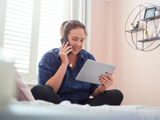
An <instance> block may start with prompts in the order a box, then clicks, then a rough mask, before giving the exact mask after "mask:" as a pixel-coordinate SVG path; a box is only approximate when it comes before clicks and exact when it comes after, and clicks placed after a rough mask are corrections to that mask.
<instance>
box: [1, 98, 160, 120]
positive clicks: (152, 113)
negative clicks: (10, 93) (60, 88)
mask: <svg viewBox="0 0 160 120" xmlns="http://www.w3.org/2000/svg"><path fill="white" fill-rule="evenodd" d="M0 120H160V108H159V107H152V106H145V105H122V106H109V105H103V106H97V107H91V106H89V105H77V104H71V103H70V102H69V101H63V102H61V103H60V104H53V103H49V102H45V101H42V100H36V101H30V102H28V101H17V100H16V99H11V101H10V104H9V105H8V109H7V110H3V111H0Z"/></svg>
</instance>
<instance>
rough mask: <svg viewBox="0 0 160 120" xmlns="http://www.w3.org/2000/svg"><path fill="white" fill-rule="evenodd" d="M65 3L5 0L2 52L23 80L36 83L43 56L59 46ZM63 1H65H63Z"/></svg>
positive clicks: (57, 0)
mask: <svg viewBox="0 0 160 120" xmlns="http://www.w3.org/2000/svg"><path fill="white" fill-rule="evenodd" d="M64 1H65V0H7V2H6V8H5V7H4V8H5V9H6V15H5V27H4V35H3V39H2V40H3V42H2V44H3V45H2V46H3V52H4V54H5V55H6V56H9V57H12V58H14V60H15V67H16V68H17V70H18V72H19V73H20V74H21V75H22V77H23V79H24V80H25V81H32V80H33V81H37V70H38V69H37V66H38V63H39V60H40V59H41V57H42V55H43V54H44V53H45V52H46V51H48V50H50V49H52V48H56V47H57V48H58V47H60V25H61V23H62V22H63V21H64V11H65V10H64V8H66V7H65V3H64ZM65 2H66V1H65Z"/></svg>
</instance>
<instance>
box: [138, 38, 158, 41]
mask: <svg viewBox="0 0 160 120" xmlns="http://www.w3.org/2000/svg"><path fill="white" fill-rule="evenodd" d="M155 40H160V37H153V38H149V39H145V40H138V42H152V41H155Z"/></svg>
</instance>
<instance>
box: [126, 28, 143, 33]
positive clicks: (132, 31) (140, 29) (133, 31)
mask: <svg viewBox="0 0 160 120" xmlns="http://www.w3.org/2000/svg"><path fill="white" fill-rule="evenodd" d="M144 30H146V29H143V28H138V29H137V30H136V29H135V30H126V32H129V33H136V32H140V31H144Z"/></svg>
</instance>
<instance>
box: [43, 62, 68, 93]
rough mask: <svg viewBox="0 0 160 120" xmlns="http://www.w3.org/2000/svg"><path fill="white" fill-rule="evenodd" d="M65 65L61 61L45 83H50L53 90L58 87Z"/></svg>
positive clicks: (64, 71) (56, 89)
mask: <svg viewBox="0 0 160 120" xmlns="http://www.w3.org/2000/svg"><path fill="white" fill-rule="evenodd" d="M67 66H68V64H63V63H62V64H61V66H60V67H59V69H58V70H57V72H56V73H55V74H54V75H53V76H52V77H51V78H50V79H49V80H48V81H47V82H46V85H50V86H51V87H52V88H53V89H54V91H55V92H57V91H58V90H59V88H60V85H61V83H62V80H63V77H64V75H65V73H66V69H67Z"/></svg>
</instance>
